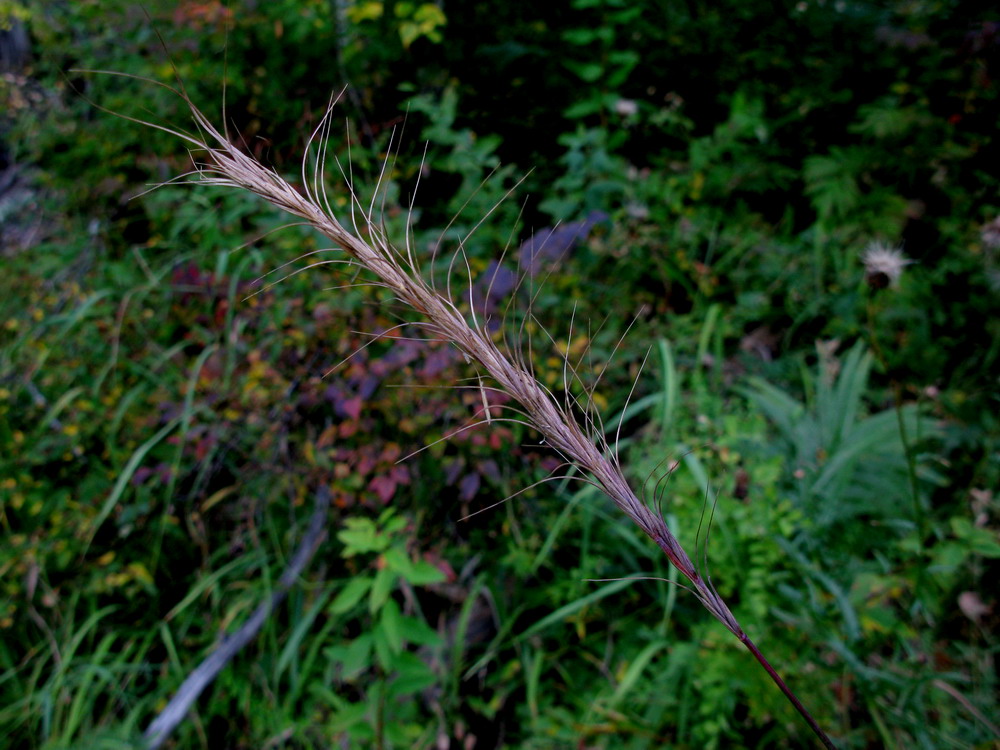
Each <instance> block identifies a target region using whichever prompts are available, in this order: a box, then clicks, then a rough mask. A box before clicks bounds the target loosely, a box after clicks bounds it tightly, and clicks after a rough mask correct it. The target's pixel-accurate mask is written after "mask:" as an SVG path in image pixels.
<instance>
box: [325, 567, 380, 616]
mask: <svg viewBox="0 0 1000 750" xmlns="http://www.w3.org/2000/svg"><path fill="white" fill-rule="evenodd" d="M371 586H372V579H371V578H370V577H369V576H359V577H357V578H352V579H351V580H350V581H348V583H347V585H346V586H344V588H343V590H342V591H341V592H340V593H339V594H337V598H336V599H334V600H333V603H332V604H331V605H330V612H332V613H333V614H335V615H342V614H344V613H345V612H347V611H348V610H350V609H351V608H353V607H354V605H355V604H357V603H358V602H360V601H361V598H362V597H363V596H364V595H365V594H367V593H368V589H370V588H371Z"/></svg>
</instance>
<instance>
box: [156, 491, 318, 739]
mask: <svg viewBox="0 0 1000 750" xmlns="http://www.w3.org/2000/svg"><path fill="white" fill-rule="evenodd" d="M329 507H330V491H329V489H327V488H326V487H321V488H320V489H319V491H318V492H317V493H316V501H315V505H314V507H313V514H312V518H310V519H309V528H308V529H306V533H305V536H303V537H302V541H301V542H300V543H299V546H298V549H296V550H295V554H294V555H292V559H291V561H290V562H289V563H288V567H287V568H285V572H284V573H282V574H281V578H280V579H279V580H278V586H277V588H276V589H275V590H274V592H273V593H272V594H271V596H270V598H269V599H268V600H267V601H265V602H264V603H263V604H261V605H260V606H259V607H257V609H256V610H255V611H254V613H253V615H251V617H250V619H249V620H247V621H246V622H245V623H243V626H242V627H241V628H240V629H239V630H237V631H236V632H235V633H234V634H233V635H231V636H229V637H227V638H225V639H224V640H223V641H222V643H220V644H219V646H218V648H216V649H215V651H213V652H212V653H211V654H209V655H208V656H207V657H206V658H205V660H204V661H203V662H202V663H201V664H199V665H198V666H197V667H195V669H194V671H192V672H191V674H189V675H188V676H187V678H186V679H185V680H184V682H183V683H181V686H180V688H179V689H178V690H177V693H176V694H175V695H174V697H173V698H171V699H170V702H169V703H168V704H167V705H166V707H165V708H164V709H163V710H162V711H161V712H160V714H159V715H158V716H157V717H156V718H155V719H154V720H153V723H152V724H150V725H149V727H148V728H147V729H146V731H145V733H144V734H143V737H144V738H145V739H146V743H147V744H146V747H147V748H148V749H149V750H156V748H159V747H160V746H161V745H162V744H163V743H164V742H166V741H167V738H168V737H170V734H171V733H172V732H173V731H174V729H176V728H177V725H178V724H180V723H181V722H182V721H183V720H184V717H185V716H187V713H188V711H189V710H190V709H191V706H192V705H193V704H194V702H195V701H196V700H198V696H199V695H201V692H202V691H203V690H204V689H205V688H207V687H208V686H209V685H211V684H212V681H213V680H214V679H215V678H216V676H218V674H219V672H221V671H222V670H223V668H225V666H226V665H227V664H228V663H229V662H230V660H232V658H233V657H234V656H236V654H238V653H239V652H240V650H241V649H242V648H243V647H244V646H246V645H247V644H248V643H250V641H252V640H253V639H254V638H255V637H256V636H257V633H258V631H260V629H261V626H263V624H264V622H265V621H266V620H267V618H268V616H269V615H270V614H271V612H273V611H274V609H275V607H277V606H278V605H279V604H281V601H282V600H283V599H284V598H285V597H286V596H287V595H288V590H289V589H290V588H291V587H292V585H293V584H294V583H295V580H296V579H297V578H298V577H299V574H300V573H301V572H302V570H303V569H304V568H305V567H306V565H307V564H308V563H309V561H310V560H311V559H312V556H313V555H314V554H315V552H316V549H317V548H318V547H319V544H320V542H321V541H322V540H323V537H324V535H325V529H326V513H327V509H328V508H329Z"/></svg>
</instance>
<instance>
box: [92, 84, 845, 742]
mask: <svg viewBox="0 0 1000 750" xmlns="http://www.w3.org/2000/svg"><path fill="white" fill-rule="evenodd" d="M94 72H97V71H94ZM127 77H133V76H127ZM143 80H145V79H143ZM152 83H156V85H159V86H164V87H166V88H168V89H170V90H172V91H174V92H175V93H176V94H177V95H178V96H180V97H181V98H182V99H183V100H184V102H185V103H186V104H187V106H188V107H189V108H190V111H191V115H192V117H193V119H194V122H195V124H196V126H197V130H198V134H197V135H195V134H191V133H186V132H183V131H181V130H177V129H174V128H168V127H164V126H162V125H158V124H155V123H150V122H146V121H143V120H138V119H135V118H128V117H127V118H126V119H131V120H133V121H135V122H139V123H141V124H143V125H147V126H151V127H154V128H157V129H159V130H163V131H165V132H168V133H171V134H173V135H175V136H177V137H178V138H180V139H182V140H183V141H185V142H186V143H187V144H188V145H189V146H190V147H192V148H193V149H194V151H195V152H198V153H201V154H204V156H203V157H202V158H203V160H201V161H196V162H195V167H194V171H193V172H191V173H189V174H188V175H182V176H181V178H184V177H194V178H195V179H191V180H188V181H189V182H195V183H197V184H205V185H218V186H225V187H234V188H239V189H243V190H248V191H249V192H251V193H254V194H255V195H258V196H260V197H261V198H263V199H264V200H266V201H268V202H269V203H271V204H273V205H275V206H277V207H278V208H280V209H282V210H284V211H287V212H288V213H290V214H292V215H294V216H297V217H299V218H300V219H302V220H303V221H304V222H306V223H308V224H309V225H311V226H312V227H313V228H314V229H316V230H317V231H319V232H320V233H321V234H323V235H324V236H325V237H327V238H328V239H329V240H331V241H332V242H333V243H334V244H335V245H336V246H338V247H339V248H341V249H342V250H343V251H344V253H346V255H347V258H346V259H345V260H340V261H321V262H319V263H317V264H316V265H322V264H326V263H344V264H347V265H349V266H354V267H356V268H360V269H364V270H367V271H368V272H370V273H371V274H373V275H374V276H375V277H376V279H377V282H375V283H376V284H377V285H378V286H382V287H384V288H386V289H389V290H391V291H392V293H393V294H394V295H395V296H396V297H397V298H398V299H399V300H400V301H402V302H404V303H405V304H406V305H408V306H409V307H411V308H412V309H413V310H415V311H417V312H418V313H420V315H421V316H422V318H423V320H422V321H421V322H420V323H419V325H421V326H423V327H424V328H425V329H426V330H427V331H428V332H429V333H430V334H431V335H433V336H434V337H435V338H440V339H443V340H445V341H450V342H452V343H453V344H454V345H455V346H456V347H457V348H458V349H459V351H461V352H462V353H463V354H464V355H465V357H466V358H467V359H469V360H470V361H474V362H477V363H478V364H479V366H481V367H482V368H483V370H485V372H486V374H487V375H488V376H489V378H491V379H492V381H493V383H494V385H493V386H491V388H492V389H494V390H500V391H504V392H506V393H507V394H508V395H510V396H511V397H513V399H514V400H515V401H517V402H518V404H519V405H520V409H516V410H515V413H516V414H517V417H516V418H510V420H509V421H517V422H519V423H521V424H526V425H528V426H530V427H532V428H533V429H535V430H537V431H538V432H539V433H541V435H542V436H543V437H544V439H545V442H546V443H547V444H548V445H549V446H550V447H551V448H552V449H553V450H555V451H556V452H557V453H558V454H559V455H560V456H561V457H562V459H563V461H564V462H565V465H567V466H572V467H577V468H578V469H580V470H581V471H582V472H584V474H586V475H587V476H589V477H590V479H588V480H587V481H590V482H591V483H592V484H594V485H596V486H597V487H599V488H600V489H601V490H602V491H603V492H604V493H605V494H606V495H607V496H608V497H609V498H610V499H611V500H612V501H613V502H614V504H615V505H616V506H617V507H618V508H619V509H620V510H621V511H622V512H623V513H624V514H625V515H626V516H628V518H630V519H631V520H632V521H633V522H634V523H635V524H636V525H637V526H639V528H641V529H642V530H643V532H645V533H646V534H647V535H648V536H649V537H650V538H651V539H652V540H653V541H654V542H655V543H656V545H657V546H659V547H660V549H661V550H663V552H664V554H665V555H666V556H667V558H668V559H669V560H670V562H671V563H673V565H674V566H675V567H676V568H677V569H678V570H679V571H680V572H681V573H682V574H683V575H684V576H685V577H686V578H687V579H688V581H689V582H690V586H689V587H688V588H689V590H690V591H691V592H692V593H694V595H695V596H696V597H697V598H698V599H699V601H700V602H701V603H702V604H703V605H704V606H705V608H706V609H708V611H709V612H711V613H712V614H713V615H714V616H715V617H716V618H717V619H718V620H719V621H720V622H721V623H722V624H723V625H724V626H725V627H726V628H727V629H728V630H729V631H730V632H731V633H733V635H735V636H736V637H737V638H738V639H739V640H740V642H742V643H743V644H744V646H745V647H746V648H747V649H748V650H749V651H750V652H751V653H752V654H753V656H754V658H756V659H757V661H758V662H759V663H760V664H761V666H762V667H763V668H764V669H765V670H766V671H767V672H768V674H769V675H770V676H771V678H772V679H773V680H774V682H775V683H776V684H777V686H778V687H779V688H780V689H781V690H782V692H784V694H785V695H786V697H787V698H788V699H789V701H791V703H792V704H793V705H794V706H795V708H796V710H798V711H799V713H800V714H801V715H802V716H803V718H804V719H805V720H806V721H807V722H808V723H809V726H810V728H811V729H812V730H813V731H814V732H815V733H816V735H817V736H818V737H819V738H820V740H821V741H822V742H823V744H824V745H825V746H826V747H828V748H833V747H834V745H833V743H832V742H831V741H830V740H829V738H828V737H827V736H826V734H825V733H824V732H823V730H822V729H821V728H820V727H819V725H818V724H817V723H816V721H815V720H814V719H813V718H812V716H811V715H810V714H809V712H808V711H807V710H806V709H805V708H804V707H803V705H802V704H801V703H800V702H799V701H798V699H797V698H796V697H795V695H794V694H793V693H792V692H791V690H790V689H789V688H788V687H787V686H786V685H785V683H784V681H783V680H782V679H781V677H780V676H779V675H778V674H777V673H776V672H775V670H774V669H773V668H772V667H771V665H770V664H769V663H768V662H767V660H766V659H765V658H764V656H763V655H762V654H761V652H760V651H759V650H758V648H757V647H756V645H755V644H754V643H753V641H751V640H750V638H749V637H748V636H747V634H746V633H745V632H744V631H743V629H742V628H741V627H740V625H739V623H738V622H737V621H736V618H735V617H734V616H733V614H732V612H731V611H730V609H729V607H728V606H727V605H726V603H725V602H724V601H723V600H722V598H721V597H720V596H719V594H718V592H717V591H716V590H715V587H714V586H713V585H712V583H711V580H710V579H709V578H707V576H703V575H702V574H701V573H700V572H699V570H698V569H697V567H696V566H695V565H694V564H693V563H692V562H691V559H690V558H689V557H688V555H687V553H686V552H685V551H684V549H683V548H682V547H681V545H680V543H679V542H678V541H677V539H676V538H675V537H674V535H673V534H672V533H671V532H670V530H669V528H668V527H667V524H666V523H665V521H664V519H663V517H662V515H661V514H660V513H659V512H658V511H654V509H653V508H651V507H650V506H649V505H648V504H647V503H645V502H643V501H642V500H640V498H639V497H638V496H637V495H636V493H635V492H634V491H633V490H632V488H631V487H630V486H629V484H628V482H627V481H626V479H625V475H624V473H623V471H622V467H621V465H620V463H619V460H618V454H617V450H613V449H612V448H611V446H609V445H608V443H607V442H606V441H605V439H604V437H603V435H604V431H603V429H599V425H598V421H599V417H596V418H595V417H594V416H592V415H591V414H590V408H589V407H590V406H592V398H591V403H590V404H581V403H580V402H579V401H578V400H577V399H576V398H575V397H570V396H569V395H568V394H567V395H566V396H565V398H564V399H563V400H562V401H560V400H559V399H557V398H556V396H555V395H554V394H553V393H552V392H551V391H550V390H549V389H548V388H546V387H545V386H544V385H542V384H541V383H539V382H538V381H537V380H536V379H535V377H534V374H533V371H532V369H531V368H532V366H531V364H530V361H528V360H527V359H526V358H525V356H524V354H523V352H522V351H521V350H520V349H519V348H518V347H516V346H510V345H508V344H507V341H506V339H504V340H503V345H502V346H501V345H500V344H498V343H496V341H495V339H494V337H493V335H492V333H491V329H490V325H489V324H490V321H489V320H484V319H481V318H480V317H477V314H476V309H475V305H472V310H471V313H470V314H467V313H463V312H462V310H461V309H460V308H459V306H458V304H457V303H456V301H455V300H454V298H453V296H452V294H451V286H450V284H449V285H448V286H447V288H446V289H445V291H444V293H442V292H441V291H440V290H439V289H438V288H437V287H436V285H435V284H434V281H433V278H432V279H431V280H430V281H428V280H426V279H424V277H423V276H422V275H421V273H420V270H419V268H418V263H417V259H416V257H415V255H414V252H413V248H412V247H411V246H410V242H409V236H407V238H406V243H405V246H404V247H402V248H398V247H396V246H395V245H393V244H392V242H391V241H390V240H389V239H388V237H387V236H386V233H385V231H384V228H383V227H382V225H381V223H380V220H379V216H378V210H377V208H378V207H377V205H376V203H377V200H376V198H373V199H372V200H371V202H370V203H369V204H368V205H364V204H362V203H361V201H360V199H359V198H358V195H357V193H356V192H355V190H354V184H353V177H352V176H349V175H347V174H344V175H343V176H344V179H345V182H346V187H347V189H348V191H349V197H350V200H351V202H350V212H349V213H350V222H351V224H352V226H353V228H354V232H350V231H348V230H347V229H346V228H345V227H344V225H343V223H342V218H341V217H338V216H337V214H336V212H334V210H333V209H332V208H331V203H330V201H329V200H328V199H327V189H326V179H325V178H326V175H325V172H324V169H325V161H326V143H327V142H328V139H329V129H330V122H331V119H332V113H333V107H334V105H335V104H336V101H335V100H332V101H331V103H330V107H329V108H328V110H327V112H326V114H325V115H324V117H323V119H322V121H321V122H320V125H319V126H318V127H317V129H316V131H314V133H313V134H312V136H311V137H310V139H309V143H308V144H307V147H306V156H305V158H304V159H303V168H302V175H301V176H302V188H301V190H299V189H296V188H295V187H293V186H292V185H291V184H289V183H288V182H287V181H286V180H285V179H284V178H282V177H281V176H280V175H279V174H278V173H277V172H276V171H274V170H273V169H268V168H266V167H264V166H263V165H262V164H260V163H259V162H258V161H257V160H256V159H254V158H252V157H251V156H249V155H247V154H246V153H244V152H243V151H241V150H240V149H239V148H237V147H236V146H234V145H233V144H232V143H231V142H230V139H229V138H228V137H227V135H224V134H223V133H220V132H219V131H218V130H217V129H216V128H215V127H214V126H213V125H212V123H211V122H210V121H209V120H208V118H207V117H206V116H205V115H204V114H203V113H202V112H201V111H200V110H199V109H198V108H197V107H196V106H195V105H194V104H193V103H192V102H191V100H190V98H189V97H188V96H187V94H186V92H184V91H183V90H180V91H178V90H176V89H174V88H173V87H170V86H166V85H165V84H163V83H160V82H156V81H152ZM316 141H318V143H319V147H318V154H317V155H314V156H313V159H314V165H313V169H312V173H311V174H309V172H308V169H307V167H308V166H309V159H310V153H309V152H310V149H311V148H312V145H313V143H314V142H316ZM387 166H388V164H386V165H384V166H383V175H380V177H379V182H378V183H377V184H376V186H375V191H374V194H375V196H376V197H377V196H378V194H379V187H380V185H381V181H382V176H384V173H385V169H386V168H387ZM342 174H343V172H342ZM181 178H178V179H181ZM359 224H360V226H359ZM362 236H364V237H365V239H362ZM469 291H470V300H469V301H470V302H471V293H472V288H471V281H470V290H469ZM467 315H468V317H467ZM564 367H566V368H569V369H572V368H571V366H570V365H569V362H568V360H565V363H564ZM572 374H573V375H574V376H575V375H576V373H575V371H574V372H573V373H572ZM568 390H569V389H568V388H567V391H568ZM588 395H590V394H588ZM579 408H582V409H583V411H584V413H585V414H586V416H585V417H584V424H583V425H581V424H580V422H579V421H578V420H577V417H576V416H575V414H574V410H575V409H577V410H578V409H579ZM484 417H485V419H484V422H489V421H490V417H489V416H488V407H487V410H486V413H484ZM492 421H502V420H498V419H497V418H496V417H493V418H492Z"/></svg>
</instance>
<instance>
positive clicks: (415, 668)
mask: <svg viewBox="0 0 1000 750" xmlns="http://www.w3.org/2000/svg"><path fill="white" fill-rule="evenodd" d="M395 667H396V674H397V677H396V679H395V680H393V681H392V683H391V684H390V685H389V691H388V692H389V695H390V696H393V697H396V698H401V697H403V696H406V695H413V694H414V693H419V692H420V691H421V690H425V689H426V688H429V687H430V686H431V685H433V684H434V683H435V682H437V680H438V677H437V675H436V674H434V670H432V669H431V668H430V666H428V665H427V663H426V662H424V661H423V660H422V659H421V658H420V657H419V656H417V655H416V654H411V653H404V654H400V655H399V656H398V657H397V658H396V660H395Z"/></svg>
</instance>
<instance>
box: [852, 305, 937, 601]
mask: <svg viewBox="0 0 1000 750" xmlns="http://www.w3.org/2000/svg"><path fill="white" fill-rule="evenodd" d="M875 292H876V290H870V291H869V295H868V301H867V303H866V304H865V311H866V314H867V318H868V339H869V341H870V342H871V347H872V351H873V352H874V353H875V358H876V359H877V360H878V361H879V364H880V365H881V366H882V372H884V373H885V374H886V375H888V374H889V363H888V361H887V360H886V358H885V354H884V353H883V351H882V347H881V346H879V343H878V335H877V334H876V328H875ZM889 381H890V383H891V385H892V399H893V408H894V409H895V412H896V420H897V422H898V423H899V440H900V442H901V443H902V444H903V455H904V456H905V457H906V471H907V475H908V476H909V480H910V495H911V501H912V503H913V520H914V521H915V522H916V524H917V534H918V542H919V544H918V545H917V548H918V550H920V551H922V550H923V549H924V545H923V542H924V541H925V540H926V539H927V518H926V516H925V514H924V506H923V504H922V503H921V502H920V487H919V485H918V484H917V462H916V459H915V458H914V456H913V448H912V447H911V446H910V439H909V435H908V433H907V430H906V420H905V419H903V386H902V384H901V383H900V382H899V381H898V380H896V378H893V377H891V376H890V378H889ZM923 581H924V566H923V565H918V566H917V579H916V583H915V591H916V593H917V595H919V593H920V591H921V589H922V588H923Z"/></svg>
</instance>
